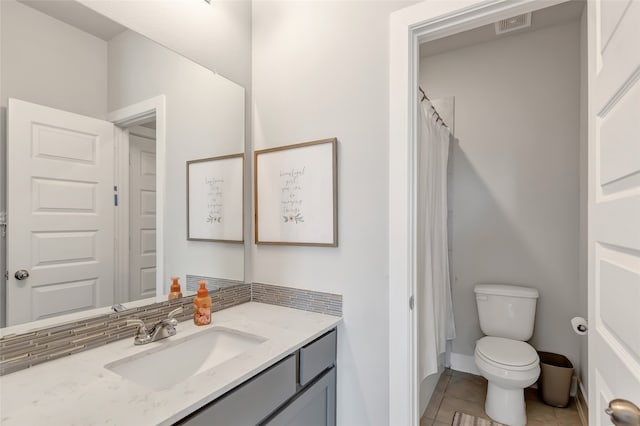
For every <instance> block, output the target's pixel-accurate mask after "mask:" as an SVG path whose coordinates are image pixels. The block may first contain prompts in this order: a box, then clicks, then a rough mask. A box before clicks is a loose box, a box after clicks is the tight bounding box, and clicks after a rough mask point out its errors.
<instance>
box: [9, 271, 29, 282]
mask: <svg viewBox="0 0 640 426" xmlns="http://www.w3.org/2000/svg"><path fill="white" fill-rule="evenodd" d="M13 276H14V277H16V280H24V279H27V278H29V271H27V270H25V269H20V270H17V271H16V273H15V274H14V275H13Z"/></svg>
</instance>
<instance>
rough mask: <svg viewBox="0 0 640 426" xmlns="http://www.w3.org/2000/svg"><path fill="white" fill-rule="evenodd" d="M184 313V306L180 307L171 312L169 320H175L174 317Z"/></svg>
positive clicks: (168, 316)
mask: <svg viewBox="0 0 640 426" xmlns="http://www.w3.org/2000/svg"><path fill="white" fill-rule="evenodd" d="M182 312H184V308H183V307H182V306H179V307H177V308H175V309H174V310H173V311H171V312H169V315H167V318H169V319H173V317H175V316H176V315H179V314H181V313H182Z"/></svg>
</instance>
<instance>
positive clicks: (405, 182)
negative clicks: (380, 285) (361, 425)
mask: <svg viewBox="0 0 640 426" xmlns="http://www.w3.org/2000/svg"><path fill="white" fill-rule="evenodd" d="M561 3H564V2H563V1H554V2H535V1H522V2H506V1H496V2H491V3H483V2H472V1H470V2H466V3H465V5H466V7H465V5H462V6H461V5H460V4H458V5H445V4H441V3H440V4H433V5H431V7H430V8H428V7H427V6H426V5H416V6H413V7H410V8H408V9H406V10H404V11H402V12H401V13H396V14H395V16H394V15H392V20H391V21H392V36H391V43H392V49H391V58H390V59H391V64H392V66H391V105H390V122H391V148H390V205H393V206H394V209H393V211H390V277H391V279H390V293H389V298H390V345H389V346H390V348H393V350H390V366H391V367H390V368H391V372H390V386H391V397H390V413H391V414H390V421H391V422H392V423H403V424H418V421H419V419H420V415H421V414H422V410H423V409H424V408H425V405H426V403H427V402H428V400H429V398H430V396H431V395H432V394H433V389H434V388H435V384H436V383H437V380H435V381H434V382H431V384H428V385H427V386H426V387H425V383H424V382H423V381H422V379H418V378H417V377H418V370H419V361H418V339H419V333H420V329H419V327H420V323H419V313H418V311H417V310H416V309H410V308H409V307H410V306H412V305H413V304H412V303H411V302H413V301H414V300H415V299H414V297H415V296H416V290H417V285H418V283H417V270H418V268H419V264H418V262H419V260H418V259H417V257H416V252H417V245H418V237H417V235H416V227H417V220H418V219H417V212H418V203H417V201H418V199H417V194H418V191H419V187H418V181H417V176H418V167H419V166H418V162H417V151H418V148H417V147H418V143H419V133H418V122H419V121H418V120H419V118H418V117H419V113H418V112H419V105H420V103H419V101H420V99H421V94H420V92H419V90H418V87H419V85H422V84H423V83H424V82H423V81H422V80H421V78H420V77H421V75H420V74H421V73H420V71H421V67H420V62H421V56H420V50H421V46H423V45H424V44H425V43H429V42H434V41H437V42H438V43H439V44H440V46H439V47H438V49H441V50H440V52H435V54H437V53H443V52H445V51H446V50H452V49H451V47H452V46H453V45H455V43H456V40H454V39H455V38H456V36H457V35H460V34H461V33H463V32H466V31H469V32H471V31H473V30H478V29H480V28H481V27H484V26H489V25H491V26H493V25H494V24H495V23H496V22H499V21H501V20H504V19H508V18H510V17H514V16H518V15H522V14H528V13H531V12H535V11H538V10H540V9H545V8H548V7H552V6H555V5H558V4H561ZM570 3H575V2H570ZM410 9H411V10H410ZM409 22H412V23H413V24H409ZM580 25H581V26H582V27H583V28H582V29H585V28H586V19H584V20H583V21H582V22H581V23H580ZM407 28H408V29H409V33H410V37H409V42H408V44H409V49H407V38H406V32H404V31H406V30H407ZM394 29H396V30H398V31H394ZM403 34H404V38H403ZM476 36H477V34H476ZM507 36H509V35H508V34H505V35H503V37H507ZM446 38H449V40H448V41H447V40H446ZM579 38H580V40H582V41H584V40H585V39H586V31H585V32H584V33H581V34H580V35H579ZM458 39H459V37H458ZM452 40H453V42H454V43H453V45H452V44H450V45H448V46H447V43H451V41H452ZM458 41H459V40H458ZM438 43H434V44H438ZM460 47H461V46H460V45H458V46H457V47H456V46H454V47H453V49H455V48H460ZM584 47H585V48H586V46H584ZM403 49H404V50H403ZM432 54H433V52H432ZM532 54H533V53H532ZM577 54H578V55H580V53H579V52H578V53H577ZM432 65H434V66H437V64H432ZM440 65H442V64H440ZM504 65H505V64H504V63H501V62H498V63H490V61H487V62H486V63H485V64H484V66H486V67H487V68H489V71H490V70H491V67H493V68H494V69H500V67H501V66H504ZM579 69H580V70H582V69H585V70H586V65H584V64H583V63H582V59H580V66H579ZM578 74H580V71H578ZM574 77H575V81H576V82H577V83H576V84H577V89H576V90H577V91H578V92H579V95H578V96H579V98H580V100H579V102H578V105H577V109H578V110H579V111H577V112H575V111H574V112H575V114H574V115H575V117H574V118H575V119H576V120H577V122H578V123H579V124H578V126H577V127H578V132H579V133H580V135H579V136H578V139H579V141H580V142H582V141H585V145H584V147H583V145H582V144H580V149H578V148H577V145H578V143H576V150H575V151H576V152H575V156H574V157H573V160H574V161H575V163H576V164H579V171H577V170H576V173H577V174H579V176H577V177H575V181H578V180H579V181H580V182H581V183H582V182H586V130H584V128H586V117H585V115H586V72H585V74H584V75H582V76H581V75H575V76H574ZM581 77H582V78H584V81H583V83H584V84H580V80H581ZM424 84H425V85H428V83H424ZM474 85H475V87H476V88H482V87H483V81H482V78H480V77H479V78H477V80H476V81H473V82H472V85H471V87H472V88H473V86H474ZM407 88H408V89H409V90H408V91H407ZM423 88H424V89H425V91H426V92H427V94H428V95H429V96H430V97H432V98H447V97H449V96H456V93H450V92H451V91H447V90H443V91H440V92H438V90H437V89H431V90H432V91H433V92H434V93H429V90H430V89H429V87H424V86H423ZM527 89H528V87H527ZM583 90H584V92H583ZM521 92H522V91H521ZM525 92H526V91H525ZM517 94H518V93H517V92H516V93H514V94H513V95H514V96H516V95H517ZM458 96H462V95H458ZM481 100H482V99H481ZM485 100H489V99H485ZM461 101H462V99H461V98H458V97H457V98H456V99H455V107H456V108H455V110H454V111H455V112H454V118H455V120H452V122H453V121H455V123H454V124H453V125H454V126H455V127H454V128H457V127H458V125H459V123H460V119H461V116H460V114H458V108H462V104H461V103H460V102H461ZM498 101H499V99H498ZM503 101H504V100H503ZM582 108H584V109H582ZM487 111H490V108H487ZM445 114H446V113H445ZM576 117H577V118H576ZM496 118H497V119H498V121H499V117H496ZM445 121H446V120H445ZM407 122H408V123H409V126H407ZM494 127H496V131H499V129H500V125H496V126H494ZM517 136H518V135H517V134H516V135H514V137H517ZM457 139H458V135H455V138H454V144H453V149H454V150H456V149H458V150H459V149H460V146H459V145H458V143H459V141H458V140H457ZM394 140H395V142H394ZM510 148H512V147H510ZM583 148H584V150H583ZM458 154H460V152H458ZM502 155H503V156H505V157H508V155H509V154H508V153H507V152H506V151H505V152H502ZM452 157H454V158H456V155H455V153H454V154H453V155H452ZM467 166H469V167H468V169H469V170H473V166H474V164H470V165H469V164H468V165H467ZM453 167H454V168H453V169H452V173H455V164H454V166H453ZM576 167H578V166H576ZM503 172H504V173H505V175H506V176H507V178H506V179H504V180H503V182H502V185H503V186H504V187H505V188H503V189H505V190H508V188H506V187H508V186H509V185H510V184H513V182H512V181H511V180H510V179H509V178H508V175H509V173H512V172H513V170H511V171H508V170H503ZM516 172H517V171H516ZM585 186H586V185H585ZM511 189H512V190H513V191H512V195H513V197H514V198H517V197H518V192H517V190H516V189H515V188H514V185H511ZM576 192H578V188H576ZM471 195H473V193H472V194H471ZM583 195H584V193H582V192H580V201H579V206H576V208H575V212H576V214H579V215H581V214H582V212H583V211H584V210H586V208H583V207H585V203H584V198H583ZM576 204H577V203H576ZM399 206H402V207H401V208H399V209H398V207H399ZM579 212H580V213H579ZM455 213H456V212H455V211H453V212H452V214H453V216H455ZM459 213H460V212H459ZM469 213H473V212H469ZM574 219H575V221H576V222H578V221H580V222H582V219H583V218H582V217H581V218H580V220H578V218H577V217H574ZM583 224H584V223H582V224H581V225H580V227H579V229H580V231H579V232H580V233H581V232H582V230H583V226H582V225H583ZM449 227H450V226H449ZM576 228H578V224H576ZM576 233H578V231H576ZM581 236H582V235H581ZM575 240H576V241H575V244H574V245H575V251H576V252H577V251H578V244H579V241H578V238H576V239H575ZM453 242H455V241H453ZM582 245H583V246H584V244H582ZM476 248H477V249H478V250H482V248H481V244H480V245H479V246H478V247H476ZM391 253H392V254H391ZM585 268H586V266H585ZM585 274H586V272H585ZM500 278H502V279H501V280H500V281H502V282H506V281H507V280H508V279H509V278H508V277H500V276H499V275H498V276H497V277H496V279H500ZM520 283H521V284H522V282H520ZM585 293H586V289H585ZM584 297H585V299H586V294H585V296H584ZM407 301H409V302H410V303H407ZM467 302H468V303H467ZM416 305H417V303H416ZM462 305H463V306H464V307H465V308H464V309H467V308H468V310H467V313H468V314H469V315H471V316H473V318H474V319H476V318H477V311H476V309H475V299H474V297H473V292H472V291H471V297H470V298H469V300H465V301H464V303H462ZM467 305H468V306H467ZM455 306H456V301H455V300H454V307H455ZM585 306H586V304H585ZM458 307H459V308H460V305H459V306H458ZM408 308H409V309H408ZM585 309H586V308H585ZM476 328H477V326H476ZM464 333H465V336H463V339H464V340H473V339H474V337H475V336H473V335H474V334H476V333H478V330H476V329H474V330H473V331H472V332H469V331H465V332H464ZM459 336H460V334H459ZM399 349H400V350H399ZM455 349H457V348H454V351H453V353H451V351H450V352H449V354H450V355H452V356H453V358H454V359H451V357H449V361H448V362H450V363H452V364H453V363H457V364H458V365H457V366H458V368H459V369H463V367H465V366H466V367H468V369H471V368H473V366H474V365H473V352H471V354H466V353H462V355H467V356H466V357H463V358H461V357H456V355H460V353H457V352H455ZM585 353H586V351H585ZM469 361H471V362H469ZM444 365H445V357H444V356H443V357H442V361H441V367H444ZM585 371H586V370H585ZM436 377H437V376H436ZM421 385H422V386H421ZM421 387H422V389H421ZM405 397H406V399H405Z"/></svg>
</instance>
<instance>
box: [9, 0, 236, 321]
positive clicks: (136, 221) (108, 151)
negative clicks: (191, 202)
mask: <svg viewBox="0 0 640 426" xmlns="http://www.w3.org/2000/svg"><path fill="white" fill-rule="evenodd" d="M0 8H1V10H0V12H1V13H0V16H1V19H2V22H1V27H0V28H1V34H0V36H1V43H2V45H1V63H2V69H1V87H0V107H1V109H2V124H3V125H2V132H1V134H2V135H1V138H2V139H1V146H0V148H1V150H0V152H2V154H3V158H2V161H0V163H1V164H0V175H1V176H2V177H3V179H2V185H1V187H2V189H1V190H0V191H1V192H0V210H2V211H4V210H6V211H7V212H8V213H9V214H8V217H7V222H8V225H7V229H6V231H7V238H6V240H5V239H3V244H5V242H6V247H3V253H2V255H3V259H2V261H3V262H6V270H7V275H6V277H5V280H3V284H4V285H3V288H2V289H1V292H2V303H0V305H2V306H0V320H1V323H2V325H3V326H12V325H16V324H24V323H27V322H31V321H37V320H42V319H47V318H69V317H70V315H71V317H75V316H78V315H79V314H78V313H79V312H82V314H83V315H92V314H93V313H97V312H98V311H95V309H96V308H101V309H99V312H104V310H105V307H106V309H108V308H110V307H111V306H113V305H114V304H118V303H125V304H126V302H131V301H136V300H142V301H147V300H148V301H156V300H158V299H162V298H164V297H165V296H164V294H165V293H166V292H167V289H168V286H169V284H170V277H171V276H178V277H180V278H181V281H182V282H183V284H184V286H183V290H186V288H185V287H186V276H187V275H194V276H205V277H212V278H219V279H220V280H221V281H225V280H226V281H230V282H241V281H243V280H244V246H243V244H233V243H219V242H218V243H216V242H202V241H188V240H187V237H186V227H187V219H186V192H185V191H186V162H187V161H189V160H195V159H201V158H209V157H217V156H223V155H231V154H239V153H242V152H244V146H245V141H244V129H245V123H244V89H243V88H242V87H241V86H239V85H237V84H235V83H233V82H231V81H229V80H227V79H225V78H223V77H221V76H219V75H216V74H215V73H214V72H212V71H211V70H209V69H207V68H205V67H202V66H200V65H198V64H196V63H194V62H192V61H190V60H188V59H186V58H184V57H183V56H181V55H179V54H177V53H175V52H173V51H171V50H169V49H167V48H165V47H163V46H161V45H159V44H157V43H155V42H154V41H151V40H149V39H147V38H145V37H143V36H141V35H140V34H138V33H136V32H134V31H132V30H130V29H127V28H125V27H123V26H122V25H120V24H118V23H116V22H113V21H111V20H109V19H107V18H105V17H102V16H100V15H98V14H96V13H95V12H94V11H92V10H90V9H88V8H86V7H84V6H82V5H81V4H79V3H75V2H69V1H65V2H56V1H53V2H51V1H30V0H24V1H16V0H2V2H0ZM109 138H111V139H110V142H105V141H106V140H108V139H109ZM116 205H117V206H116ZM231 213H232V214H237V215H240V216H242V215H243V212H242V211H239V212H231ZM3 269H4V268H3ZM140 303H143V302H140ZM62 315H65V316H62Z"/></svg>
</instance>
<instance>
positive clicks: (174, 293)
mask: <svg viewBox="0 0 640 426" xmlns="http://www.w3.org/2000/svg"><path fill="white" fill-rule="evenodd" d="M179 280H180V277H171V281H172V284H171V292H170V293H169V300H173V299H179V298H181V297H182V291H181V290H180V282H179Z"/></svg>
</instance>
